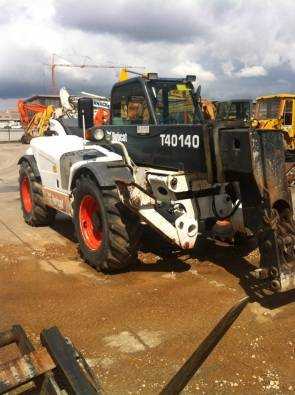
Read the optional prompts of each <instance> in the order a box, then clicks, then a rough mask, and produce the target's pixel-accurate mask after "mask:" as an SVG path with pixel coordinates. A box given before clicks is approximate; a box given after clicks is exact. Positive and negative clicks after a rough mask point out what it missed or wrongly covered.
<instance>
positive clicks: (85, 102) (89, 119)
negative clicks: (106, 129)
mask: <svg viewBox="0 0 295 395" xmlns="http://www.w3.org/2000/svg"><path fill="white" fill-rule="evenodd" d="M83 117H84V122H85V129H90V128H92V126H93V125H94V122H93V99H91V98H90V97H81V98H80V99H78V125H79V128H80V129H83Z"/></svg>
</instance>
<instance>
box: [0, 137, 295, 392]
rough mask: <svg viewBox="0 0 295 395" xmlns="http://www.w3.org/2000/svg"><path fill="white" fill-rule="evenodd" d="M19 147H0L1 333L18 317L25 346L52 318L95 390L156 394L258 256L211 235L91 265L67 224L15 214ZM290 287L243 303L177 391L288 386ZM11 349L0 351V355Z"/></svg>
mask: <svg viewBox="0 0 295 395" xmlns="http://www.w3.org/2000/svg"><path fill="white" fill-rule="evenodd" d="M24 148H25V147H24V146H22V145H20V144H17V143H16V144H2V145H0V150H1V154H0V284H1V286H0V300H1V314H0V330H5V329H8V328H9V327H10V326H11V325H13V324H16V323H18V324H21V325H23V327H24V328H25V329H26V331H27V333H28V335H29V336H30V338H31V340H32V341H33V343H34V344H35V345H36V346H37V345H38V344H39V333H40V331H41V330H42V329H43V328H48V327H50V326H53V325H57V326H58V327H59V329H60V330H61V331H62V333H63V334H64V335H66V336H68V337H69V338H71V340H72V341H73V342H74V344H75V345H76V346H77V348H79V349H80V350H81V351H82V353H83V354H84V356H85V357H86V358H87V360H88V362H89V363H90V364H91V366H92V367H93V369H94V371H95V372H96V374H97V375H98V377H99V379H100V381H101V384H102V386H103V388H104V391H105V393H106V394H155V393H158V392H159V391H160V390H161V388H162V387H163V386H164V384H165V383H167V381H168V380H169V379H170V378H171V376H172V375H173V374H174V373H175V372H176V371H177V369H178V368H179V367H180V366H181V365H182V364H183V362H184V361H185V360H186V359H187V358H188V357H189V356H190V355H191V353H192V352H193V351H194V350H195V349H196V347H197V346H198V344H199V343H200V342H201V341H202V340H203V339H204V338H205V337H206V336H207V334H208V333H209V332H210V330H211V329H212V328H213V327H214V325H215V324H216V323H217V322H218V320H219V319H220V318H221V317H222V316H223V315H224V314H225V313H226V311H227V310H228V309H229V308H230V307H231V306H232V305H233V304H234V303H235V302H236V301H238V300H239V299H240V298H242V297H243V296H245V294H247V292H248V291H247V289H246V287H245V286H243V282H242V281H241V278H242V276H243V274H244V273H245V271H247V270H248V268H249V267H251V266H252V265H255V263H257V259H258V258H259V256H258V253H257V252H254V253H252V254H251V255H250V256H248V257H245V258H241V257H240V256H239V255H237V254H236V253H234V251H233V250H232V249H231V248H228V247H222V246H215V245H213V244H212V243H210V242H205V243H203V244H204V245H203V246H202V247H201V248H200V249H199V251H198V252H196V253H194V255H187V254H186V255H185V254H182V255H180V256H178V257H176V256H174V257H171V256H170V257H168V258H167V257H165V258H164V257H160V256H158V255H156V254H155V253H152V252H140V253H139V258H140V260H139V262H138V263H135V266H134V268H133V269H132V270H131V271H127V272H125V273H120V274H116V275H108V276H107V275H103V274H101V273H97V272H96V271H94V270H93V269H92V268H90V267H89V266H88V265H87V264H85V263H84V262H83V261H82V260H81V258H80V256H79V254H78V252H77V247H76V243H75V237H74V233H73V225H72V223H71V221H70V220H69V219H68V218H65V217H63V216H58V217H57V220H56V224H55V225H54V226H53V227H52V228H50V227H42V228H31V227H29V226H28V225H26V224H25V223H24V221H23V219H22V214H21V210H20V202H19V195H18V188H17V166H16V163H17V159H18V157H19V156H20V155H21V153H22V152H23V151H24ZM294 300H295V299H294V293H291V294H289V295H287V297H284V298H278V299H277V302H276V303H272V304H270V303H268V304H265V303H264V304H262V303H258V302H253V303H251V304H249V305H248V306H247V307H246V309H245V310H244V311H243V313H242V314H241V316H240V317H239V319H238V320H237V321H236V322H235V324H234V325H233V326H232V328H231V329H230V330H229V331H228V333H227V334H226V335H225V337H224V338H223V339H222V341H221V342H220V344H219V345H218V346H217V347H216V348H215V350H214V351H213V352H212V354H211V355H210V356H209V358H208V359H207V360H206V362H205V363H204V364H203V366H202V368H201V369H200V371H199V372H198V373H197V374H196V375H195V376H194V378H193V379H192V380H191V382H190V384H189V385H188V386H187V387H186V389H185V390H184V393H191V394H195V393H203V394H228V393H236V394H261V393H269V394H289V393H290V394H291V393H295V360H294V358H295V326H294V322H295V320H294V313H295V304H294ZM12 356H13V351H12V350H11V352H7V351H6V352H4V351H3V350H1V351H0V361H5V360H6V359H7V358H11V357H12Z"/></svg>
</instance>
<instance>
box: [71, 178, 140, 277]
mask: <svg viewBox="0 0 295 395" xmlns="http://www.w3.org/2000/svg"><path fill="white" fill-rule="evenodd" d="M83 181H86V182H87V183H92V184H94V185H95V186H96V187H97V188H99V186H98V184H97V182H96V180H95V179H94V178H93V177H92V176H91V175H89V174H87V173H86V174H82V175H81V176H80V179H78V180H77V182H76V188H75V189H74V195H75V193H76V190H77V188H79V187H80V186H81V185H83ZM99 190H100V193H101V196H102V200H103V205H104V209H105V212H106V218H107V227H108V246H107V252H106V256H105V258H104V259H102V260H101V261H99V262H97V263H96V264H95V265H93V264H92V266H95V268H96V269H97V270H100V271H106V272H116V271H120V270H123V269H125V268H127V267H129V266H130V265H131V263H132V262H133V261H134V258H136V254H137V250H138V245H139V238H140V237H139V235H140V231H139V227H140V224H139V223H138V221H132V225H131V223H130V222H129V221H130V218H132V215H131V214H130V213H129V212H127V208H126V207H125V206H124V205H123V204H122V202H121V200H120V198H119V195H118V192H117V188H116V187H114V188H112V189H101V188H99ZM130 215H131V217H130ZM131 227H132V229H133V231H131V229H130V228H131ZM80 250H81V253H82V256H83V258H84V259H85V260H86V261H87V262H88V263H89V264H90V265H91V262H89V259H87V257H86V256H85V254H84V255H83V251H82V249H81V248H80Z"/></svg>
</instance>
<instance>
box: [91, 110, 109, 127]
mask: <svg viewBox="0 0 295 395" xmlns="http://www.w3.org/2000/svg"><path fill="white" fill-rule="evenodd" d="M109 118H110V110H108V109H106V108H99V109H98V110H97V112H96V114H95V116H94V125H95V126H101V125H106V124H107V123H108V121H109Z"/></svg>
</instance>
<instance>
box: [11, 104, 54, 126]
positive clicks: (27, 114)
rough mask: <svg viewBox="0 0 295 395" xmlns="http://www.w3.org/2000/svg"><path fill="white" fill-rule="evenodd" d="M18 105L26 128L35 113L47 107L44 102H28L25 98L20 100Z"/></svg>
mask: <svg viewBox="0 0 295 395" xmlns="http://www.w3.org/2000/svg"><path fill="white" fill-rule="evenodd" d="M17 106H18V112H19V115H20V121H21V124H22V126H23V127H24V128H27V126H28V125H29V123H30V122H31V120H32V118H33V117H34V115H35V114H37V113H38V112H43V111H44V110H46V108H47V106H44V105H42V104H38V103H26V102H25V101H23V100H19V101H18V103H17Z"/></svg>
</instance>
